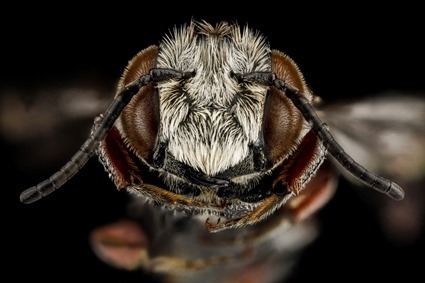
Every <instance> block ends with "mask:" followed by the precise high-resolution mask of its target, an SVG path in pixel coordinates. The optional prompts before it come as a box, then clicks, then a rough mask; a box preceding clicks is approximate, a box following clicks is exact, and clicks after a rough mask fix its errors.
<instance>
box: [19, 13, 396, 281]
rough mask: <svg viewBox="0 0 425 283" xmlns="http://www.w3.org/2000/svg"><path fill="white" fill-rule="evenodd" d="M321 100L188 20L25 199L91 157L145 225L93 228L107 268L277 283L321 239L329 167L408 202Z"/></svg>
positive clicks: (282, 65)
mask: <svg viewBox="0 0 425 283" xmlns="http://www.w3.org/2000/svg"><path fill="white" fill-rule="evenodd" d="M318 100H319V98H318V97H317V96H316V95H315V94H313V92H312V91H311V89H310V88H309V87H308V85H307V83H306V81H305V79H304V77H303V74H302V72H301V70H300V69H299V67H298V66H297V64H296V63H295V62H294V61H293V60H292V59H291V58H290V57H289V56H288V55H286V54H285V53H283V52H281V51H278V50H274V49H271V47H270V46H269V44H268V42H267V40H266V38H264V37H263V36H262V35H261V34H260V33H258V32H256V31H254V30H252V29H250V28H248V27H247V26H246V27H241V26H239V25H238V24H229V23H227V22H220V23H218V24H216V25H215V26H214V25H212V24H210V23H208V22H202V21H199V22H198V21H192V22H190V23H188V24H187V25H183V26H182V27H180V28H175V29H174V31H173V32H171V33H170V34H169V35H166V36H165V37H164V38H163V40H162V41H161V43H160V44H159V45H158V46H156V45H152V46H149V47H147V48H146V49H144V50H142V51H140V52H139V53H138V54H137V55H136V56H135V57H134V58H132V59H131V60H130V61H129V63H128V65H127V67H126V69H125V71H124V73H123V75H122V77H121V79H120V81H119V83H118V87H117V91H116V94H115V97H114V99H113V101H112V103H111V104H110V106H109V107H108V109H107V110H106V111H105V112H104V113H103V114H101V115H99V116H98V117H96V119H95V121H94V124H93V127H92V130H91V133H90V135H89V137H88V139H87V140H86V141H85V143H84V144H83V145H82V146H81V148H80V149H79V150H78V152H77V153H76V154H75V155H74V156H73V157H72V158H71V159H70V161H69V162H67V163H66V164H65V165H64V166H63V167H62V168H60V169H59V171H57V172H56V173H54V174H53V175H52V176H50V177H49V178H48V179H46V180H45V181H42V182H41V183H39V184H37V185H35V186H33V187H30V188H29V189H27V190H25V191H23V192H22V194H21V196H20V200H21V202H23V203H27V204H28V203H32V202H35V201H38V200H40V199H41V198H43V197H46V196H47V195H48V194H50V193H52V192H54V191H55V190H57V189H59V188H60V187H62V186H63V185H64V184H65V183H66V182H67V181H68V180H70V179H71V178H72V177H73V176H74V175H75V174H76V173H77V172H78V171H79V170H80V169H81V168H83V166H84V165H85V164H86V162H87V161H88V160H89V159H90V158H91V157H92V156H93V155H96V156H97V157H98V158H99V161H100V163H101V164H102V165H103V166H104V168H105V171H106V172H107V173H108V174H109V177H110V178H111V180H112V182H113V183H114V185H115V186H116V188H117V189H118V190H126V191H128V192H129V193H130V194H131V195H132V196H134V200H133V201H132V203H131V204H130V207H131V208H132V211H133V213H134V214H135V215H137V216H138V219H139V220H140V219H142V220H140V222H142V225H141V226H140V225H135V223H134V222H126V221H124V222H119V223H116V224H115V225H111V226H107V227H104V228H99V229H97V230H95V231H93V234H92V235H91V240H92V245H93V249H94V251H95V252H96V254H98V255H99V257H100V258H101V259H103V260H104V261H106V262H108V263H110V264H112V265H113V266H117V267H121V268H126V269H134V268H139V267H142V268H143V269H144V270H147V271H148V272H151V273H154V274H160V276H161V278H163V277H165V278H166V281H167V282H170V281H171V282H172V281H173V280H175V281H182V282H198V281H199V280H200V278H202V280H204V282H231V280H232V279H238V280H239V279H240V277H241V276H243V277H244V278H245V277H246V278H252V277H255V278H258V282H275V281H277V280H281V278H283V277H284V275H285V274H287V271H288V269H289V268H290V266H291V265H290V264H288V265H287V268H282V267H281V266H280V267H278V266H279V265H280V263H281V262H282V260H288V258H289V259H290V258H291V257H292V255H293V254H296V253H297V252H298V251H299V250H300V249H301V248H302V247H304V246H305V245H307V244H308V243H310V242H311V241H312V240H313V239H314V238H315V235H316V233H317V231H316V228H315V224H314V223H312V222H311V221H310V216H311V215H313V214H314V213H315V212H317V211H318V210H319V209H320V208H321V207H323V206H324V205H325V204H326V203H327V202H328V201H329V200H330V199H331V198H332V196H333V194H334V191H335V188H336V185H337V178H338V173H336V172H337V170H335V168H336V166H339V167H338V169H340V170H342V171H344V172H348V174H349V175H350V176H351V177H352V178H354V179H355V180H357V181H360V182H362V183H363V184H365V185H366V186H368V187H370V188H372V189H374V190H376V191H378V192H380V193H383V194H386V195H387V196H389V197H390V198H392V199H394V200H402V199H403V198H404V191H403V190H402V188H401V187H400V186H399V185H397V184H396V183H394V182H392V181H390V180H388V179H386V178H384V177H381V176H379V175H377V174H375V173H373V172H371V171H369V170H368V169H366V168H365V167H363V166H362V165H361V164H360V163H358V162H356V161H355V160H354V159H353V158H352V157H351V156H350V155H349V154H347V152H346V151H345V150H344V149H343V148H342V147H341V146H340V145H339V143H338V142H337V141H336V139H335V138H334V136H333V134H332V129H330V128H329V126H328V125H327V124H326V123H325V122H324V121H323V119H322V118H321V114H320V111H317V109H316V106H317V101H318ZM164 216H165V218H164ZM212 218H213V220H212ZM139 224H140V223H139ZM141 227H142V228H141ZM117 231H119V232H120V233H118V234H119V235H121V236H117V235H118V234H117ZM123 235H133V236H134V237H133V238H132V237H130V236H128V237H127V236H123ZM280 237H285V241H277V240H276V238H280ZM111 239H112V240H111ZM123 243H124V244H123ZM117 247H120V249H118V250H117ZM188 247H191V248H188ZM134 251H136V252H134ZM124 254H125V256H124ZM290 262H292V260H290ZM271 269H273V270H279V272H273V273H269V272H267V271H268V270H271ZM218 270H220V272H218ZM164 280H165V279H164ZM205 280H206V281H205Z"/></svg>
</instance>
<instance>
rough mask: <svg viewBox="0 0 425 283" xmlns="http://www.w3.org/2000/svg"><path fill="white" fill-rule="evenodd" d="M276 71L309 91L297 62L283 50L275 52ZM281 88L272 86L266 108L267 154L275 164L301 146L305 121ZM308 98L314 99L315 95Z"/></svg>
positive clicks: (273, 53) (273, 55)
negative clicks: (312, 97) (297, 143)
mask: <svg viewBox="0 0 425 283" xmlns="http://www.w3.org/2000/svg"><path fill="white" fill-rule="evenodd" d="M272 72H273V73H275V74H276V76H277V77H278V78H279V79H281V80H283V81H285V82H287V83H289V84H291V85H293V86H294V87H296V88H298V89H299V90H300V91H301V92H302V93H303V94H306V95H308V94H309V91H308V88H307V86H306V84H305V82H304V78H303V75H302V74H301V72H300V71H299V69H298V67H297V65H296V64H295V62H294V61H293V60H292V59H291V58H289V57H288V56H287V55H285V54H283V53H282V52H279V51H273V52H272ZM281 92H282V91H281V90H278V89H277V88H275V87H271V88H270V90H269V91H268V93H267V98H266V104H265V108H264V116H263V137H264V144H265V148H266V155H267V157H268V159H269V160H270V161H271V162H272V164H276V163H278V162H279V161H280V160H282V159H284V158H286V157H287V156H288V155H289V154H291V152H293V151H294V149H295V147H296V146H297V145H296V143H295V142H294V141H298V140H299V139H300V134H301V131H302V129H303V123H304V118H303V116H302V114H301V113H300V111H299V110H298V109H297V108H296V107H295V106H294V104H293V103H292V102H291V100H290V99H289V98H288V97H286V96H285V95H282V93H281ZM308 99H309V100H311V96H309V97H308Z"/></svg>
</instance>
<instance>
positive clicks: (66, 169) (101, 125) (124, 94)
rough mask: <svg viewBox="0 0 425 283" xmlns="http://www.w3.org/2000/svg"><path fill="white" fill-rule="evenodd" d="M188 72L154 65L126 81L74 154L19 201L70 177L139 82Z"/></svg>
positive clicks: (40, 195) (42, 194)
mask: <svg viewBox="0 0 425 283" xmlns="http://www.w3.org/2000/svg"><path fill="white" fill-rule="evenodd" d="M191 75H192V74H191V73H182V72H179V71H176V70H172V69H161V68H156V69H152V70H151V71H150V72H149V73H148V74H146V75H142V76H141V77H139V78H138V79H137V80H135V81H133V82H131V83H129V84H128V85H126V86H125V87H124V89H123V90H122V91H121V92H120V93H118V94H117V95H116V97H115V98H114V100H113V101H112V103H111V105H110V106H109V107H108V109H107V110H106V112H105V114H104V115H102V116H100V118H101V119H100V120H99V121H98V120H96V121H95V124H94V127H93V130H92V132H91V134H90V136H89V137H88V138H87V140H86V142H85V143H84V144H83V145H82V146H81V147H80V149H79V150H78V151H77V153H75V154H74V156H73V157H72V158H71V160H70V161H68V162H67V163H66V164H65V165H64V166H62V168H60V169H59V171H57V172H56V173H55V174H53V175H52V176H50V177H49V178H48V179H46V180H44V181H43V182H41V183H39V184H37V185H35V186H33V187H31V188H29V189H26V190H25V191H23V192H22V193H21V195H20V200H21V202H23V203H26V204H28V203H32V202H35V201H37V200H39V199H41V198H43V197H45V196H46V195H48V194H50V193H52V192H54V191H55V190H57V189H58V188H60V187H61V186H62V185H63V184H65V183H66V182H67V181H68V180H69V179H71V178H72V177H73V176H74V175H75V174H76V173H77V172H78V171H79V170H80V169H81V168H82V167H83V166H84V165H85V164H86V162H87V161H88V160H89V159H90V157H91V156H92V155H93V154H94V152H95V150H96V148H97V146H98V145H99V142H100V141H102V140H103V139H104V138H105V136H106V134H107V133H108V131H109V130H110V129H111V127H112V125H113V124H114V123H115V121H116V120H117V118H118V117H119V115H120V114H121V112H122V110H123V109H124V108H125V107H126V106H127V104H128V103H129V102H130V100H131V98H132V97H133V96H134V95H135V94H137V93H138V92H139V90H140V89H141V88H142V87H143V86H145V85H147V84H149V83H151V82H158V81H162V80H166V79H170V78H174V79H184V78H187V77H190V76H191Z"/></svg>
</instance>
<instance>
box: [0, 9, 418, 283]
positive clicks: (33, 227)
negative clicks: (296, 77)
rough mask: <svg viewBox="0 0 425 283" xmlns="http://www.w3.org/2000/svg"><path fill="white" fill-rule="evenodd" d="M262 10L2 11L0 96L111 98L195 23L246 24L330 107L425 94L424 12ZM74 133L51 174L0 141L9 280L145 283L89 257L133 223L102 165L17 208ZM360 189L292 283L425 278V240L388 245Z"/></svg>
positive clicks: (330, 214) (336, 202) (62, 136)
mask: <svg viewBox="0 0 425 283" xmlns="http://www.w3.org/2000/svg"><path fill="white" fill-rule="evenodd" d="M264 4H265V3H257V4H253V5H254V7H252V8H251V9H252V11H251V12H250V13H249V12H243V11H241V10H239V11H238V10H236V11H228V10H226V9H225V8H223V7H222V8H220V9H218V10H217V11H214V9H213V7H208V4H205V5H207V6H205V7H204V8H203V9H204V10H205V11H206V12H205V11H204V12H202V13H200V12H199V11H191V9H190V8H188V7H190V6H188V7H186V6H180V7H179V8H172V9H169V12H168V13H171V15H166V14H165V13H164V12H163V11H162V9H164V8H165V7H167V6H166V4H164V3H158V6H156V7H154V8H148V7H132V6H127V7H123V6H120V5H117V6H115V5H114V6H113V7H104V6H102V7H97V9H96V10H92V11H89V10H87V7H83V6H82V7H66V6H65V5H64V7H63V8H60V7H54V6H52V7H50V8H46V9H45V10H43V9H42V8H41V7H39V6H37V7H29V6H23V7H15V8H9V10H7V9H3V11H2V12H3V14H4V16H3V17H2V19H1V22H0V24H1V30H2V35H1V44H0V45H1V57H0V59H1V65H0V72H1V76H0V88H1V89H2V90H4V89H10V88H17V89H25V90H31V89H38V90H39V89H40V88H41V89H42V88H43V86H44V85H47V84H52V83H56V84H61V83H63V84H66V83H68V82H69V80H71V81H72V79H73V78H82V77H83V78H84V77H85V78H87V80H90V79H93V81H96V82H98V81H99V80H101V81H102V82H104V85H102V87H104V88H105V89H110V93H111V95H112V93H113V91H114V90H113V88H114V86H115V83H116V81H117V80H118V79H119V77H120V75H121V73H122V71H123V70H124V67H125V66H126V64H127V62H128V60H129V59H131V58H132V57H133V56H134V55H135V54H136V53H137V52H138V51H139V50H141V49H143V48H145V47H147V46H148V45H151V44H157V43H158V42H159V40H160V39H161V37H162V35H163V34H164V33H166V32H168V30H169V29H171V28H173V27H174V25H178V26H179V25H180V24H182V23H184V22H187V21H189V20H190V19H192V18H193V19H196V20H202V19H205V20H208V21H210V22H216V21H219V20H227V21H237V22H238V23H239V24H245V23H248V24H249V25H250V26H251V27H252V28H254V29H258V30H260V31H262V33H263V34H264V35H265V36H266V37H267V38H268V39H269V41H270V43H271V46H272V47H273V48H276V49H279V50H281V51H283V52H285V53H287V54H288V55H290V56H291V57H292V58H293V59H294V60H295V61H296V62H297V63H298V65H299V66H300V68H301V70H302V71H303V73H304V75H305V77H306V80H307V82H308V84H309V85H310V86H311V87H312V89H313V90H314V92H315V93H317V94H319V95H320V96H322V98H323V99H324V100H325V101H326V100H332V99H345V98H352V97H357V96H367V95H373V94H377V93H381V92H385V91H389V90H399V91H406V92H410V91H419V92H422V91H424V90H425V86H424V83H423V81H424V71H423V70H424V65H425V56H424V54H423V50H425V49H424V47H425V44H424V43H423V42H422V39H423V35H424V24H423V19H422V15H421V14H420V11H421V9H419V8H417V7H404V6H399V5H398V6H394V7H389V6H386V7H380V8H379V9H374V10H372V9H371V8H370V7H367V6H364V7H361V6H355V7H354V6H348V7H346V8H343V7H337V6H334V7H323V6H322V7H311V6H308V5H304V6H303V5H300V7H289V6H285V3H284V2H282V4H281V5H282V6H281V7H279V8H278V7H274V6H271V5H270V4H268V6H266V7H262V6H260V5H264ZM106 8H110V9H107V10H108V11H106ZM210 8H211V9H210ZM215 8H218V5H216V6H215ZM49 9H50V10H49ZM103 9H105V11H104V10H103ZM176 9H180V10H176ZM332 9H333V10H332ZM177 11H182V12H177ZM253 11H255V13H254V12H253ZM208 13H210V14H212V15H214V16H211V15H208ZM1 93H3V92H1ZM28 95H30V91H29V92H28ZM29 99H30V98H29ZM79 125H80V124H79ZM69 127H70V129H69V131H72V133H74V132H75V134H72V135H71V136H70V135H69V132H68V131H67V130H66V127H64V128H63V129H62V132H58V133H56V136H52V137H50V142H52V141H53V140H57V147H60V145H61V144H62V143H63V144H64V147H65V146H66V147H67V148H66V150H65V149H63V150H62V151H60V152H58V156H57V157H56V159H50V160H51V163H48V164H44V163H37V162H36V161H37V160H36V159H37V157H36V156H37V154H36V153H35V152H34V150H35V149H34V148H33V147H31V144H29V143H28V142H27V143H25V142H22V143H12V142H10V141H9V140H7V139H3V138H1V137H0V138H1V139H0V142H1V148H2V151H3V152H2V155H1V156H2V161H3V162H2V164H3V169H2V171H1V172H2V182H3V185H2V193H3V194H5V195H6V197H2V200H3V205H2V207H4V208H5V210H4V211H3V219H2V220H3V223H4V225H5V226H4V228H3V229H2V236H4V237H5V240H3V241H2V243H3V249H4V251H7V252H6V253H4V254H3V255H4V259H5V261H4V263H3V264H2V266H3V268H2V269H4V270H5V271H9V272H11V275H12V276H13V278H15V279H16V281H18V280H23V279H25V280H27V279H31V280H43V281H45V282H50V281H59V280H62V279H80V280H84V279H95V280H97V281H98V282H101V281H104V282H145V281H143V280H142V279H143V274H142V273H140V272H134V273H128V272H123V271H119V270H115V269H112V268H109V267H108V266H106V265H105V264H103V263H102V262H100V261H99V260H98V259H97V258H96V257H95V256H94V254H93V253H92V251H91V249H90V247H89V244H88V234H89V233H90V231H91V230H92V229H93V228H94V227H97V226H99V225H102V224H105V223H109V222H112V221H113V220H116V219H119V218H120V217H122V216H124V215H125V200H126V196H125V194H123V193H117V192H116V191H115V189H114V187H113V185H112V183H111V182H110V181H109V179H108V177H107V175H106V174H105V173H104V172H103V168H102V167H101V166H100V164H99V163H98V162H97V161H96V160H95V159H92V160H90V161H89V162H88V164H87V167H85V168H84V169H83V170H82V171H81V172H80V173H79V174H78V175H77V177H76V178H74V179H72V180H71V181H70V182H69V183H67V184H66V186H65V187H64V188H62V189H61V190H59V191H58V192H55V193H54V194H52V195H50V196H49V197H48V198H46V199H44V200H42V201H39V202H37V203H34V204H32V205H23V204H21V203H20V202H19V194H20V192H21V191H22V190H24V189H25V188H27V187H29V186H32V185H34V184H36V183H38V182H39V181H41V180H43V179H44V178H46V177H48V176H50V174H51V173H53V172H54V171H55V170H57V169H59V167H60V166H61V165H62V164H63V163H64V162H66V161H67V159H68V158H69V157H71V155H72V154H73V153H74V152H75V150H76V149H77V148H78V147H79V146H80V145H81V144H82V142H83V141H84V140H85V138H86V135H87V131H88V129H90V127H91V120H90V121H84V124H83V126H82V128H81V129H79V128H75V127H76V125H74V124H72V123H71V124H69ZM43 138H44V139H48V138H49V137H43ZM39 146H41V147H42V146H43V143H40V145H39ZM29 149H31V150H29ZM46 150H49V149H46V148H44V149H43V148H40V151H46ZM52 151H53V152H51V154H52V155H53V156H54V155H55V154H54V153H55V152H54V149H52ZM31 152H34V154H33V155H32V154H31ZM356 190H357V188H354V187H352V186H351V185H350V184H349V183H348V182H346V181H344V180H342V181H341V184H340V189H339V190H338V191H337V193H336V196H335V197H334V199H333V200H332V201H331V202H330V203H329V204H328V206H327V207H326V208H325V209H323V211H321V212H320V217H321V220H322V234H321V236H320V237H319V239H318V240H317V241H316V242H315V243H314V244H313V245H312V246H311V247H310V248H309V249H308V250H306V252H305V254H304V256H303V258H302V260H301V262H300V263H299V265H298V266H297V267H296V269H295V270H294V275H293V276H292V277H291V278H290V280H289V282H305V281H307V280H320V281H323V280H334V279H346V278H352V279H354V280H356V279H357V280H368V279H369V280H378V279H380V280H382V281H384V280H390V279H394V278H396V277H400V278H404V280H403V282H413V281H420V280H419V278H420V277H423V272H422V270H421V265H420V264H421V263H423V260H424V255H423V254H424V249H423V248H422V246H421V244H422V243H423V238H419V239H418V240H417V241H414V242H412V243H409V244H405V245H397V244H394V243H393V242H391V241H389V240H388V238H387V237H385V235H384V234H383V232H382V230H381V229H380V226H379V225H378V224H377V216H376V214H375V210H374V208H373V207H371V206H370V205H368V204H367V202H365V201H364V200H363V199H362V198H361V197H359V194H358V193H357V192H356ZM383 198H384V196H383Z"/></svg>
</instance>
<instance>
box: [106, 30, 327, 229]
mask: <svg viewBox="0 0 425 283" xmlns="http://www.w3.org/2000/svg"><path fill="white" fill-rule="evenodd" d="M152 68H162V69H173V70H177V71H180V72H190V73H192V74H193V75H192V76H190V77H189V78H187V79H185V80H181V79H170V80H165V81H161V82H158V83H156V84H155V85H154V84H149V85H147V86H146V87H144V88H142V89H141V90H140V91H139V92H138V93H137V94H136V95H135V96H134V97H133V98H132V100H131V101H130V102H129V104H128V106H127V107H126V108H125V109H124V110H123V112H122V114H121V115H120V117H119V118H118V120H117V122H116V123H115V125H114V126H113V128H112V129H111V131H110V132H109V133H108V135H107V136H106V138H105V139H104V140H103V141H102V142H101V144H100V160H101V161H102V163H103V164H104V165H105V167H106V169H107V171H108V172H110V174H111V176H112V178H113V181H114V182H115V184H116V185H117V187H118V188H129V189H130V190H132V191H136V192H137V193H138V194H140V195H142V196H144V197H147V198H150V199H155V201H157V202H159V203H160V204H162V205H165V206H168V207H170V208H172V209H179V210H180V209H183V210H185V211H187V212H190V213H195V214H197V213H201V212H202V213H205V212H207V214H215V215H219V216H221V217H225V218H226V219H241V218H243V217H247V216H248V218H247V219H246V220H244V221H243V223H238V224H236V222H238V221H239V220H237V221H236V222H235V223H234V224H232V225H230V226H233V225H245V224H246V223H248V222H249V223H254V222H257V221H258V220H260V219H261V218H264V217H266V216H267V215H268V214H270V213H271V212H272V211H274V210H275V209H276V208H278V207H279V206H281V205H282V204H283V202H284V201H285V200H286V199H287V198H288V197H290V196H291V195H292V194H298V193H299V191H301V190H302V188H303V187H304V186H305V184H306V183H307V182H308V181H309V179H310V177H311V176H312V175H313V174H314V172H315V170H316V169H317V168H318V166H319V165H320V164H321V162H322V161H323V159H324V155H325V150H324V148H323V147H322V146H321V144H320V143H319V142H318V139H317V138H316V136H315V135H306V134H307V132H308V125H307V124H306V121H305V120H304V119H303V117H302V115H301V113H300V112H299V111H298V110H297V109H296V107H295V106H294V105H293V104H292V103H291V101H290V100H289V99H288V98H287V97H285V96H282V95H280V94H279V92H280V91H279V90H277V89H276V88H273V87H270V86H267V85H264V84H260V83H257V82H241V81H240V80H238V78H237V77H236V76H235V75H234V74H245V73H252V72H274V73H276V74H277V75H278V76H279V77H281V78H282V79H284V80H285V81H288V82H291V84H292V85H294V86H295V87H297V88H298V89H300V90H301V91H302V93H303V94H304V95H305V96H306V98H307V99H308V100H309V101H310V100H311V99H312V95H311V94H310V93H309V91H308V89H307V86H306V84H305V82H304V79H303V77H302V74H301V72H300V71H299V70H298V68H297V66H296V65H295V63H294V62H293V61H292V60H291V59H290V58H289V57H287V56H286V55H284V54H283V53H281V52H278V51H271V50H270V48H269V46H268V44H267V42H266V41H265V39H264V38H263V37H262V36H261V35H259V34H256V33H254V32H253V31H252V30H250V29H248V28H241V27H239V26H237V25H228V24H227V23H220V24H219V25H217V26H215V27H213V26H211V25H209V24H207V23H192V24H191V25H189V26H187V27H186V26H185V27H182V28H181V29H176V30H175V31H174V33H173V34H172V35H171V36H169V37H166V38H165V39H164V41H163V42H162V43H161V44H160V45H159V47H155V46H152V47H149V48H147V49H145V50H143V51H142V52H140V53H139V54H138V55H137V56H136V57H134V58H133V60H131V61H130V63H129V65H128V67H127V69H126V71H125V73H124V75H123V77H122V78H121V81H120V84H119V86H118V93H119V92H121V91H122V89H123V88H124V87H125V85H127V84H128V83H130V82H132V81H134V80H137V78H138V77H140V75H141V74H145V73H148V72H149V70H150V69H152ZM297 158H298V159H301V161H297V160H295V159H297ZM301 162H302V163H301ZM147 176H150V177H147ZM152 176H154V177H153V178H152ZM276 196H278V197H276ZM270 197H273V199H274V200H273V202H272V203H273V205H271V206H270V205H267V208H266V207H265V204H264V203H265V202H268V201H270ZM265 208H266V209H265ZM260 209H261V210H265V212H264V213H261V214H260V216H256V217H254V216H249V215H250V214H253V213H254V212H255V211H257V210H260Z"/></svg>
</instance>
